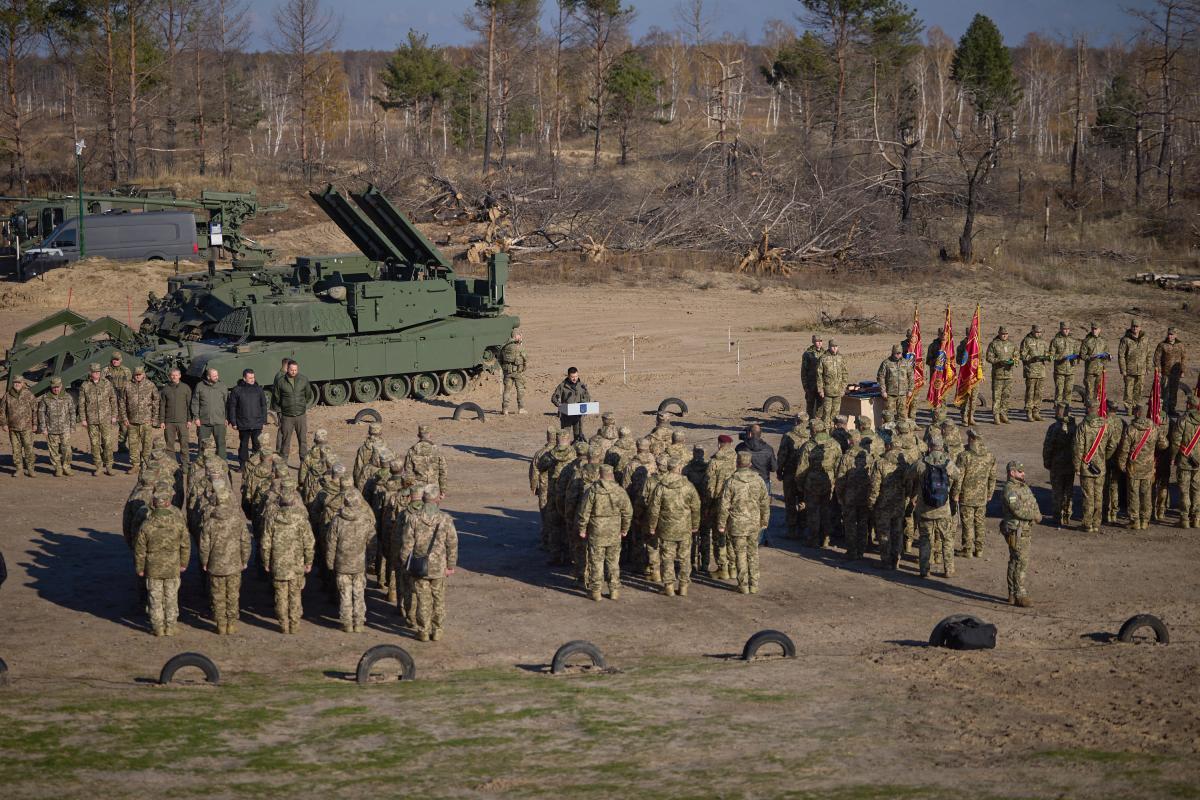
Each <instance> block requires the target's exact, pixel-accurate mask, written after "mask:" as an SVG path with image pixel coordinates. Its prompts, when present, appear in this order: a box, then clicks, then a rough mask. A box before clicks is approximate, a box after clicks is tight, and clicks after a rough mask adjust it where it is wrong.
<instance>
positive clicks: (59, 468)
mask: <svg viewBox="0 0 1200 800" xmlns="http://www.w3.org/2000/svg"><path fill="white" fill-rule="evenodd" d="M76 420H77V416H76V410H75V400H74V398H72V397H71V395H70V393H69V392H65V391H63V382H62V378H60V377H58V376H57V375H56V376H54V377H53V378H51V379H50V391H49V392H48V393H46V394H44V395H42V397H41V399H40V400H39V401H38V433H42V434H45V436H46V447H47V449H48V450H49V451H50V463H51V465H53V467H54V475H55V477H63V476H70V475H71V474H72V473H71V461H72V459H73V458H74V455H75V450H74V448H72V447H71V434H72V433H74V432H75V422H76Z"/></svg>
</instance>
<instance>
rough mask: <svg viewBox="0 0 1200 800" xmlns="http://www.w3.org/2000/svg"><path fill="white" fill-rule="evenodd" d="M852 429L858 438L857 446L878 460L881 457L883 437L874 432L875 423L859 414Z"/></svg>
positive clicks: (864, 415)
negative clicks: (857, 434) (855, 431)
mask: <svg viewBox="0 0 1200 800" xmlns="http://www.w3.org/2000/svg"><path fill="white" fill-rule="evenodd" d="M854 428H855V430H857V431H858V433H859V435H860V438H859V442H858V446H859V447H861V448H863V449H864V450H866V451H868V452H869V453H870V454H871V455H873V456H875V457H876V458H878V457H879V456H881V455H883V437H882V436H880V435H879V434H878V433H876V431H875V423H874V422H872V421H871V418H870V417H868V416H867V415H866V414H859V415H858V416H857V417H856V418H855V419H854Z"/></svg>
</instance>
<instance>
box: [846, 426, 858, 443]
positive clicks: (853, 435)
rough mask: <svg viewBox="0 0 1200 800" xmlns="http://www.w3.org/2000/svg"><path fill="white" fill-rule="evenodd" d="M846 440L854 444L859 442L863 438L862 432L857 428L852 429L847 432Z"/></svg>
mask: <svg viewBox="0 0 1200 800" xmlns="http://www.w3.org/2000/svg"><path fill="white" fill-rule="evenodd" d="M846 438H847V439H849V440H850V441H852V442H857V441H858V440H859V439H861V438H862V432H861V431H860V430H858V429H857V428H851V429H850V430H848V431H846Z"/></svg>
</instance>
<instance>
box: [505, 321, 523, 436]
mask: <svg viewBox="0 0 1200 800" xmlns="http://www.w3.org/2000/svg"><path fill="white" fill-rule="evenodd" d="M521 341H522V337H521V334H520V332H518V331H513V335H512V338H511V339H509V340H508V342H507V343H506V344H505V345H504V347H501V348H500V372H501V373H502V374H503V375H504V389H503V391H502V392H501V393H500V413H502V414H503V415H504V416H506V417H507V416H508V415H509V414H510V413H512V412H511V411H510V410H509V409H510V408H512V406H511V405H510V404H509V400H508V398H509V391H510V390H511V391H512V393H513V394H514V395H516V400H517V413H518V414H525V413H528V412H526V411H525V365H526V358H525V348H524V347H523V346H522V345H521Z"/></svg>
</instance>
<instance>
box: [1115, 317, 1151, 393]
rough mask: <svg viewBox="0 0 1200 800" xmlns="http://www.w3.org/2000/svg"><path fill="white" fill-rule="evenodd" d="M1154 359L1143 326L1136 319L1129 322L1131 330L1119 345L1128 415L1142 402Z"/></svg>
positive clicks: (1118, 355)
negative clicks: (1147, 376) (1151, 362)
mask: <svg viewBox="0 0 1200 800" xmlns="http://www.w3.org/2000/svg"><path fill="white" fill-rule="evenodd" d="M1152 358H1153V353H1152V352H1151V350H1150V340H1149V339H1147V338H1146V334H1144V333H1142V326H1141V324H1140V323H1139V322H1138V321H1137V320H1136V319H1131V320H1129V330H1127V331H1125V335H1124V336H1122V337H1121V341H1120V343H1119V344H1118V345H1117V368H1118V369H1119V370H1120V371H1121V377H1122V378H1124V379H1125V413H1126V414H1132V413H1133V409H1134V408H1135V407H1137V405H1138V404H1139V403H1141V402H1142V392H1143V390H1144V388H1145V383H1146V373H1148V372H1149V371H1150V361H1151V359H1152Z"/></svg>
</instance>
